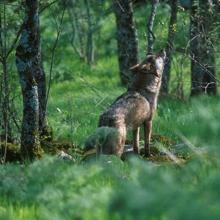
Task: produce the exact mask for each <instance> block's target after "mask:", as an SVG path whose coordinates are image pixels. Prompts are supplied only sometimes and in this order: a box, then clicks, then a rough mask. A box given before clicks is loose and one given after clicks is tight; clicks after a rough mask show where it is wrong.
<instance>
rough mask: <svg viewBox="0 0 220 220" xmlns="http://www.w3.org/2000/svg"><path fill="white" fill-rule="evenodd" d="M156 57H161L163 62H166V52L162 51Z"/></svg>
mask: <svg viewBox="0 0 220 220" xmlns="http://www.w3.org/2000/svg"><path fill="white" fill-rule="evenodd" d="M157 57H161V58H162V59H163V60H164V61H165V60H166V50H165V49H162V50H161V51H160V52H159V53H158V54H157Z"/></svg>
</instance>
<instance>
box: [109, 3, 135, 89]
mask: <svg viewBox="0 0 220 220" xmlns="http://www.w3.org/2000/svg"><path fill="white" fill-rule="evenodd" d="M113 6H114V13H115V17H116V26H117V44H118V62H119V71H120V78H121V83H122V84H123V85H127V84H128V82H129V80H130V70H129V69H130V67H131V66H133V65H135V64H137V63H138V40H137V31H136V28H135V24H134V19H133V7H132V2H131V1H130V0H123V1H122V0H114V3H113Z"/></svg>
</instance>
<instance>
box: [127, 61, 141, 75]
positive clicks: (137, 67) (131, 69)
mask: <svg viewBox="0 0 220 220" xmlns="http://www.w3.org/2000/svg"><path fill="white" fill-rule="evenodd" d="M129 70H130V71H131V72H132V73H137V72H138V70H140V64H139V63H138V64H136V65H134V66H132V67H130V69H129Z"/></svg>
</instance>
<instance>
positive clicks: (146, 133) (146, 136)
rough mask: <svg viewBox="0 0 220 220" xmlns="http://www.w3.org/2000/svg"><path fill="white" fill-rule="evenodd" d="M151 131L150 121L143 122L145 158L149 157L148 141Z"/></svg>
mask: <svg viewBox="0 0 220 220" xmlns="http://www.w3.org/2000/svg"><path fill="white" fill-rule="evenodd" d="M151 131H152V121H145V122H144V154H145V156H147V157H149V156H150V139H151Z"/></svg>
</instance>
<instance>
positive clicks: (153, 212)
mask: <svg viewBox="0 0 220 220" xmlns="http://www.w3.org/2000/svg"><path fill="white" fill-rule="evenodd" d="M103 62H105V65H106V66H105V68H103V65H102V62H100V63H99V64H97V65H96V66H94V67H93V68H92V69H91V70H90V69H89V68H88V67H86V66H85V65H82V66H81V67H80V69H81V71H80V72H76V73H75V74H74V78H72V79H68V80H64V81H63V82H62V83H57V84H54V85H53V86H52V92H51V96H50V103H49V119H50V123H51V125H52V127H53V128H54V133H55V136H56V137H57V138H64V139H67V140H71V141H72V142H73V143H74V144H75V145H77V146H83V141H84V140H85V138H86V137H88V135H90V134H92V133H93V132H94V130H95V128H96V127H97V121H98V116H99V114H100V112H102V111H103V109H104V108H105V107H106V106H108V105H109V104H110V103H111V102H112V101H113V100H114V99H115V97H117V96H118V95H119V94H121V93H122V92H123V91H124V90H125V89H124V88H122V87H120V86H119V79H118V76H117V71H116V70H117V62H116V60H115V59H109V60H108V63H106V60H104V61H103ZM72 65H75V64H72ZM110 70H112V71H110ZM219 121H220V103H219V101H218V98H211V97H201V98H199V99H195V100H190V101H179V100H176V99H171V98H169V99H168V98H167V99H161V100H160V101H159V105H158V111H157V113H156V115H155V120H154V128H153V134H155V135H156V134H157V135H162V137H164V136H165V137H167V138H169V140H171V141H172V142H173V143H174V145H175V146H173V148H172V149H168V150H169V151H171V153H172V154H171V156H172V155H173V156H174V158H173V160H174V161H173V162H165V163H154V162H151V161H148V160H140V159H137V158H136V159H135V158H134V159H132V160H131V161H130V162H126V163H124V162H122V161H120V160H119V159H118V158H115V157H102V158H101V159H100V160H99V161H95V162H90V163H73V162H64V161H59V160H57V159H56V158H51V157H46V158H44V159H42V160H40V161H36V162H34V163H33V164H30V165H27V166H23V165H22V166H21V165H18V164H8V165H5V166H0V195H1V197H0V219H4V220H5V219H13V220H14V219H22V220H23V219H134V218H136V219H152V220H154V219H161V220H166V219H178V220H179V219H184V220H185V219H200V220H201V219H216V220H217V219H219V218H220V214H219V205H220V199H219V196H218V195H219V193H220V191H219V181H220V179H219V168H220V162H219V159H218V157H219V155H220V152H219V149H218V148H219V144H220V141H219V135H220V123H219ZM154 145H155V146H157V147H158V148H159V147H162V151H163V141H161V142H157V141H156V142H154ZM184 154H187V155H188V157H187V158H188V160H186V161H185V162H181V161H180V160H179V159H178V158H179V157H176V156H177V155H184ZM176 159H177V161H176Z"/></svg>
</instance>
